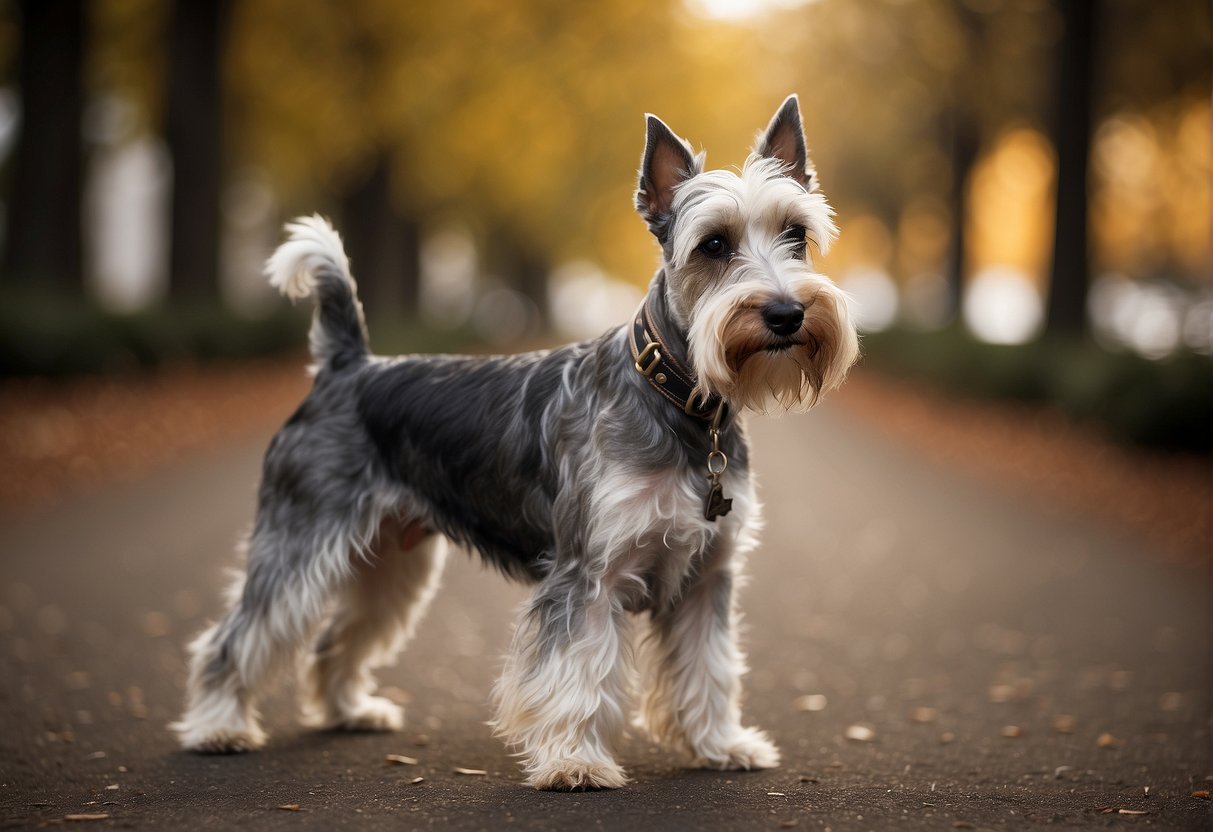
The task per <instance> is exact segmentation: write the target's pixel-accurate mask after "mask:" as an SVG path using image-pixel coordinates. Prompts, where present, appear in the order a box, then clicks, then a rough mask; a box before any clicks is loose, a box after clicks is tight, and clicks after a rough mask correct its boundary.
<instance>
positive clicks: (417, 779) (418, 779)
mask: <svg viewBox="0 0 1213 832" xmlns="http://www.w3.org/2000/svg"><path fill="white" fill-rule="evenodd" d="M424 782H425V778H424V777H414V778H413V779H412V780H410V781H409V785H410V786H416V785H417V784H418V783H424Z"/></svg>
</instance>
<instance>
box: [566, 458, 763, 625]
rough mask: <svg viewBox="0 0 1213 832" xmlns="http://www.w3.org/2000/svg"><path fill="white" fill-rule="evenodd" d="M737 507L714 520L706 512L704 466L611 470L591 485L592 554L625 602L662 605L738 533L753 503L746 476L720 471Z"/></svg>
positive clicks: (639, 606)
mask: <svg viewBox="0 0 1213 832" xmlns="http://www.w3.org/2000/svg"><path fill="white" fill-rule="evenodd" d="M721 485H722V488H723V491H724V493H725V496H726V497H734V496H736V497H738V498H740V499H739V500H735V502H734V510H733V511H731V512H730V513H729V515H727V516H725V517H721V518H719V519H718V520H716V521H709V520H708V519H707V518H706V517H705V511H704V509H705V505H706V502H707V500H708V496H709V490H710V484H709V482H708V479H707V476H706V473H701V472H698V471H692V470H686V469H681V468H677V469H673V470H663V471H655V472H647V473H637V472H635V471H629V470H615V471H612V472H609V473H608V474H606V475H605V476H604V477H603V479H601V480H600V481H599V484H598V486H597V487H596V488H595V490H594V495H593V504H594V512H593V515H594V519H593V521H592V522H591V533H590V540H589V542H590V548H591V552H590V557H591V560H596V561H598V563H599V564H600V565H601V568H602V570H603V575H604V583H606V584H607V585H608V587H609V588H610V589H612V590H613V591H615V592H617V593H619V595H620V597H621V598H622V599H623V600H624V604H625V606H626V607H628V608H630V609H642V608H645V607H649V606H652V605H654V604H656V605H661V604H663V603H665V602H666V601H667V600H668V599H669V598H671V597H674V596H676V595H677V594H678V593H679V592H680V591H681V589H682V587H683V586H684V584H685V582H686V581H687V579H688V578H689V577H690V576H692V575H693V574H695V573H696V572H698V571H699V565H700V564H701V563H702V561H703V559H704V558H705V557H710V556H712V555H714V554H716V553H718V552H719V551H720V550H721V549H722V544H727V543H729V542H730V541H731V540H733V539H735V538H736V536H737V533H738V530H739V528H741V526H743V525H744V523H745V520H746V515H747V514H748V511H749V507H750V502H751V501H750V487H749V482H748V480H747V479H746V478H745V477H744V476H741V475H740V474H739V473H738V474H733V475H731V476H727V477H725V478H724V479H723V481H722V483H721Z"/></svg>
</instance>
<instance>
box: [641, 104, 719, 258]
mask: <svg viewBox="0 0 1213 832" xmlns="http://www.w3.org/2000/svg"><path fill="white" fill-rule="evenodd" d="M645 122H646V133H645V142H644V157H643V158H642V159H641V161H640V184H639V186H638V188H637V190H636V210H637V211H639V212H640V216H642V217H644V220H645V222H647V223H648V224H649V229H650V230H651V231H652V232H653V233H654V234H656V235H657V238H658V239H661V238H662V236H663V234H662V231H663V229H664V227H665V224H666V221H667V220H668V219H669V216H670V208H671V206H673V204H674V188H676V187H677V186H678V185H680V184H681V183H683V182H685V181H686V180H688V179H690V178H691V177H692V176H695V175H696V174H697V173H699V172H700V171H701V170H702V169H703V155H702V154H700V155H699V156H698V157H697V156H695V155H694V154H693V153H692V152H691V146H690V145H689V144H687V142H686V141H685V140H684V139H680V138H679V137H678V136H677V135H675V133H674V131H673V130H671V129H670V128H668V127H666V126H665V123H664V122H663V121H662V120H661V119H659V118H657V116H655V115H652V114H649V115H646V116H645Z"/></svg>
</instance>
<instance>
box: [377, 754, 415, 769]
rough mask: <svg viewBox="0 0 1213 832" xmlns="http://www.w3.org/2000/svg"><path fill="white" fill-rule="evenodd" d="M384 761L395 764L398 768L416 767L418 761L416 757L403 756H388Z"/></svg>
mask: <svg viewBox="0 0 1213 832" xmlns="http://www.w3.org/2000/svg"><path fill="white" fill-rule="evenodd" d="M383 759H385V760H387V761H388V762H389V763H395V764H396V765H398V766H415V765H417V759H416V758H415V757H406V756H404V755H403V754H388V755H387V756H385V757H384V758H383Z"/></svg>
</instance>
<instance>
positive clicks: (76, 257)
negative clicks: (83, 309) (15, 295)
mask: <svg viewBox="0 0 1213 832" xmlns="http://www.w3.org/2000/svg"><path fill="white" fill-rule="evenodd" d="M18 6H19V11H20V21H21V22H20V27H21V43H20V56H19V59H18V69H17V74H18V78H17V82H18V84H19V86H20V88H21V121H20V128H19V131H20V132H19V134H18V137H17V147H16V151H15V155H14V158H13V176H12V192H11V194H10V196H9V201H8V206H7V209H8V229H7V239H6V241H5V247H4V260H3V275H4V278H5V281H6V282H10V283H19V284H26V285H33V286H56V287H59V288H62V289H68V290H70V291H71V292H72V293H74V294H75V293H80V292H81V291H82V285H83V243H82V233H81V189H82V185H83V169H84V153H83V148H82V142H81V114H82V110H83V106H84V92H83V74H82V73H83V54H84V28H85V21H84V2H83V0H21V2H20V3H19V4H18Z"/></svg>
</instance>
